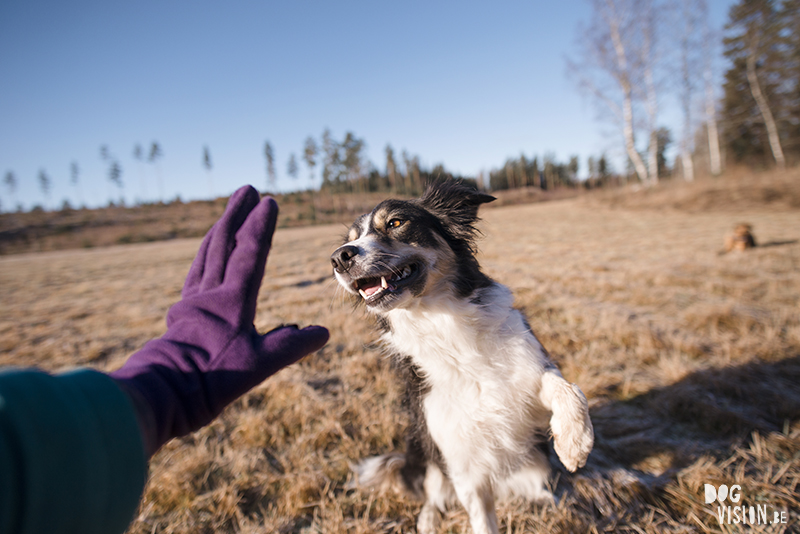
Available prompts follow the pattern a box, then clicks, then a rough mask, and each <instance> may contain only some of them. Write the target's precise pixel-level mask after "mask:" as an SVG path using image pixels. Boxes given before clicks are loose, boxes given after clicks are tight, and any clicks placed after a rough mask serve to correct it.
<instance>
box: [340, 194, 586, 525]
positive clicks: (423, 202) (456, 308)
mask: <svg viewBox="0 0 800 534" xmlns="http://www.w3.org/2000/svg"><path fill="white" fill-rule="evenodd" d="M492 200H494V197H491V196H489V195H485V194H482V193H479V192H477V191H475V190H474V189H472V188H470V187H468V186H466V185H463V184H461V183H458V182H454V181H446V182H442V183H439V184H438V185H433V186H430V187H429V188H428V189H427V190H426V192H425V194H424V195H423V196H422V197H421V198H419V199H414V200H410V201H401V200H386V201H384V202H381V203H380V204H379V205H378V206H377V207H376V208H375V209H374V210H373V211H372V212H371V213H369V214H366V215H362V216H361V217H359V218H358V219H357V220H356V221H355V223H354V224H353V226H352V227H351V228H350V231H349V234H348V236H347V240H346V243H345V244H344V245H342V246H341V247H339V248H338V249H337V250H336V251H335V252H334V253H333V255H332V256H331V262H332V263H333V268H334V275H335V276H336V279H337V280H338V281H339V283H340V284H341V286H342V287H343V288H344V289H345V290H346V291H348V292H350V293H352V294H353V295H355V296H359V299H360V300H362V301H363V302H364V304H366V307H367V309H368V310H369V311H370V312H372V313H374V314H376V315H377V317H378V320H379V323H380V324H381V326H382V327H383V329H384V333H383V336H382V340H383V342H384V344H385V346H386V348H387V349H388V350H389V351H390V352H392V353H394V354H395V355H396V356H397V362H398V364H399V365H398V367H399V368H400V369H401V370H402V371H403V374H404V375H405V379H406V381H407V395H406V408H407V409H408V410H409V415H410V419H411V426H410V429H409V435H408V437H407V449H406V452H405V454H400V453H390V454H386V455H383V456H378V457H374V458H369V459H367V460H365V461H363V462H362V463H361V465H360V466H359V468H358V475H359V477H358V478H359V483H360V484H362V485H364V486H368V487H369V486H382V485H389V484H391V485H395V484H399V485H400V486H401V487H403V488H404V489H406V490H408V491H410V492H412V493H415V494H417V495H422V496H424V499H425V504H424V506H423V508H422V511H421V512H420V515H419V518H418V520H417V530H418V531H419V532H420V533H424V534H428V533H433V532H435V531H436V528H437V525H438V522H439V520H440V517H441V511H443V510H444V509H445V508H446V506H448V505H449V504H451V503H453V502H454V501H455V500H456V499H457V500H458V501H460V502H461V504H462V505H463V506H464V507H465V508H466V510H467V513H468V514H469V519H470V523H471V525H472V530H473V532H475V534H489V533H495V534H496V533H497V532H498V530H497V518H496V514H495V508H494V501H495V497H500V498H502V497H507V496H522V497H525V498H527V499H530V500H532V501H546V500H551V499H552V495H551V493H550V492H549V491H548V490H547V489H546V482H547V478H548V475H549V473H550V468H549V462H548V460H547V457H546V455H545V453H543V452H542V447H541V445H542V443H543V441H545V440H546V439H547V433H548V429H549V431H550V432H551V433H552V437H553V440H554V448H555V451H556V453H557V454H558V457H559V458H560V459H561V462H562V463H563V464H564V466H565V467H566V468H567V469H569V470H570V471H574V470H576V469H577V468H579V467H582V466H583V465H584V463H585V462H586V458H587V457H588V455H589V452H590V451H591V449H592V445H593V443H594V433H593V430H592V423H591V420H590V419H589V411H588V407H587V403H586V398H585V397H584V395H583V393H582V392H581V390H580V389H579V388H578V386H576V385H575V384H570V383H569V382H567V381H566V380H564V378H563V377H562V376H561V373H560V372H559V370H558V369H557V368H556V366H555V365H554V364H553V362H551V361H550V359H549V357H548V355H547V352H546V351H545V350H544V349H543V348H542V346H541V344H540V343H539V341H538V340H537V339H536V336H534V334H533V332H532V331H531V329H530V327H529V326H528V323H527V321H526V319H525V317H524V316H523V314H522V313H521V312H520V311H518V310H516V309H514V307H513V297H512V295H511V292H510V291H509V290H508V288H506V287H505V286H503V285H501V284H499V283H497V282H495V281H494V280H492V279H491V278H489V277H488V276H486V275H485V274H484V273H483V272H481V269H480V266H479V265H478V261H477V260H476V259H475V238H476V234H477V230H476V228H475V223H476V222H477V220H478V216H477V215H478V206H479V205H480V204H483V203H485V202H491V201H492Z"/></svg>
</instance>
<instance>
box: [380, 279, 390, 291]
mask: <svg viewBox="0 0 800 534" xmlns="http://www.w3.org/2000/svg"><path fill="white" fill-rule="evenodd" d="M381 287H382V288H383V289H386V288H388V287H389V284H387V283H386V277H385V276H381Z"/></svg>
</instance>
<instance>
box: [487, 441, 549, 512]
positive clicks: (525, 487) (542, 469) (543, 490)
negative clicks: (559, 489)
mask: <svg viewBox="0 0 800 534" xmlns="http://www.w3.org/2000/svg"><path fill="white" fill-rule="evenodd" d="M529 454H530V458H529V459H528V461H527V462H526V463H525V464H524V465H522V466H520V468H519V469H517V470H515V471H513V472H512V473H511V474H510V475H509V476H507V477H506V478H505V479H503V480H502V481H500V483H499V484H498V486H497V498H498V499H499V500H501V501H504V500H508V499H511V498H513V497H522V498H523V499H525V500H526V501H529V502H533V503H537V504H545V503H553V502H555V498H554V497H553V494H552V493H551V492H550V490H548V489H547V479H548V477H549V475H550V462H548V460H547V456H546V455H545V454H544V453H543V452H542V451H541V450H540V449H539V447H536V448H535V449H533V450H531V452H530V453H529Z"/></svg>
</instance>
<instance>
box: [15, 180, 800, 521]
mask: <svg viewBox="0 0 800 534" xmlns="http://www.w3.org/2000/svg"><path fill="white" fill-rule="evenodd" d="M766 179H767V180H772V179H775V178H774V177H773V176H769V177H767V178H766ZM794 179H795V180H798V176H797V174H795V175H794ZM741 180H746V179H745V178H741ZM750 180H751V181H753V180H754V178H752V177H751V178H750ZM710 183H711V186H709V187H711V189H714V188H718V187H722V186H721V185H720V184H723V185H724V183H725V182H723V181H721V180H718V181H714V182H710ZM751 185H752V186H754V187H758V183H754V184H753V183H751ZM731 187H732V188H734V189H736V188H738V187H740V185H738V183H734V182H731ZM770 187H771V186H770ZM690 188H698V191H700V192H702V191H707V190H708V187H707V188H706V189H702V183H701V184H699V185H698V184H695V185H693V186H690ZM723 190H724V187H723ZM642 194H644V195H646V196H647V197H648V198H650V200H648V201H647V202H645V201H642V202H641V203H640V202H639V201H640V200H641V198H643V197H640V196H637V195H642ZM702 194H706V193H702ZM725 194H726V195H727V194H729V193H725ZM732 194H733V193H730V195H732ZM618 195H620V196H617V197H614V199H612V200H609V199H608V198H604V197H601V196H596V195H589V196H584V197H580V198H576V199H567V200H560V201H554V202H549V203H540V204H531V205H517V206H501V207H499V208H494V209H488V210H485V211H484V213H483V217H484V222H483V223H482V225H481V228H482V230H483V232H484V234H485V238H484V239H483V240H482V241H481V251H482V252H481V261H482V264H483V266H484V268H485V270H486V271H487V272H488V273H489V274H490V275H491V276H493V277H495V278H496V279H498V280H500V281H502V282H504V283H506V284H507V285H509V286H510V287H511V288H512V289H513V290H514V292H515V295H516V303H517V305H518V306H519V307H521V308H523V309H524V310H525V311H526V312H527V313H528V315H529V318H530V322H531V324H532V326H533V328H534V330H535V331H536V333H537V335H538V337H539V338H540V340H541V341H542V343H543V344H544V346H545V347H546V348H547V349H548V350H549V352H550V353H551V355H552V356H553V358H554V359H555V360H557V362H558V364H559V365H560V367H561V369H562V371H563V373H564V375H565V376H566V377H567V378H568V379H569V380H571V381H574V382H577V383H578V384H579V385H580V386H581V387H582V388H583V390H584V391H585V392H586V394H587V396H588V397H589V399H590V405H591V411H592V417H593V420H594V423H595V430H596V434H597V443H596V448H595V450H594V451H593V453H592V455H591V456H590V460H589V463H588V465H587V467H586V468H584V469H582V470H580V471H579V472H578V473H577V474H568V473H567V472H566V471H564V470H563V468H561V467H560V466H559V465H558V463H557V461H555V460H554V481H553V486H554V490H555V493H556V494H557V495H558V496H559V503H558V504H557V505H555V506H549V507H545V508H541V507H536V506H531V505H529V504H527V503H525V502H521V501H512V502H509V503H503V504H500V505H499V506H498V517H499V518H500V521H501V532H511V533H518V532H569V533H572V532H639V533H641V532H648V533H657V532H687V533H688V532H726V533H727V532H751V531H752V532H783V531H786V532H798V530H800V500H799V499H798V487H799V486H800V312H799V311H798V310H800V210H798V209H796V208H795V207H792V206H791V205H790V203H786V202H784V203H782V204H780V206H781V207H780V209H777V208H776V204H774V203H772V202H769V203H764V202H762V203H760V204H758V203H757V204H753V203H752V202H751V201H750V199H748V200H747V201H746V202H742V203H741V204H737V203H735V202H732V201H731V202H729V201H726V202H724V203H723V205H718V206H716V207H713V206H712V208H713V209H711V208H709V209H703V210H695V209H687V208H686V207H685V206H687V205H694V204H692V201H690V197H689V196H686V195H687V194H686V192H685V190H684V188H680V187H677V185H675V186H665V187H661V188H658V189H657V190H653V191H648V192H645V193H642V192H629V193H628V195H629V197H625V196H622V195H623V194H622V193H618ZM656 195H662V197H661V199H660V200H659V201H658V205H653V206H649V205H647V203H648V202H655V200H652V198H651V197H654V196H656ZM701 196H702V195H701ZM711 204H713V202H712V203H711ZM665 206H666V207H665ZM681 206H684V207H681ZM679 208H680V209H679ZM743 221H744V222H749V223H750V224H752V225H753V231H754V233H755V236H756V239H757V241H758V243H759V244H765V245H767V246H760V247H757V248H755V249H752V250H748V251H746V252H743V253H738V254H733V253H732V254H725V255H720V254H719V253H718V252H719V250H720V249H721V248H722V244H723V238H724V235H725V234H726V233H727V232H729V231H730V230H731V229H733V227H734V226H735V225H736V224H737V223H739V222H743ZM343 230H344V226H343V225H329V226H318V227H310V228H293V229H282V230H280V231H279V232H278V233H277V234H276V236H275V240H274V247H273V252H272V254H271V256H270V259H269V263H268V269H267V275H266V278H265V282H264V287H263V289H262V292H261V296H260V299H259V312H258V317H257V326H258V327H259V328H260V329H262V330H266V329H269V328H271V327H273V326H275V325H277V324H279V323H282V322H300V323H302V324H308V323H320V324H325V325H327V326H328V327H329V328H330V329H331V333H332V337H331V341H330V343H329V344H328V345H327V346H326V347H325V348H324V349H322V350H321V351H320V352H319V353H317V354H315V355H313V356H311V357H308V358H306V359H304V360H303V361H302V362H300V363H299V364H297V365H295V366H293V367H291V368H288V369H285V370H283V371H282V372H280V373H279V374H277V375H276V376H274V377H272V378H270V379H268V380H267V381H266V382H264V383H263V384H262V385H261V386H259V387H257V388H256V389H255V390H254V391H252V392H251V393H250V394H248V395H246V396H245V397H243V398H242V399H241V400H239V401H237V402H236V403H234V404H233V405H232V406H231V407H230V408H228V409H227V410H226V411H225V412H224V413H223V415H222V416H221V417H220V418H218V419H217V420H216V421H215V422H214V423H212V424H211V425H210V426H208V427H207V428H205V429H203V430H201V431H199V432H197V433H195V434H193V435H191V436H188V437H186V438H183V439H178V440H174V441H172V442H171V443H169V444H167V445H166V446H165V447H164V448H163V449H162V450H161V451H160V452H159V453H158V454H157V455H156V456H155V457H154V459H153V461H152V464H151V478H150V482H149V484H148V487H147V490H146V493H145V496H144V499H143V502H142V505H141V508H140V511H139V514H138V516H137V518H136V520H135V521H134V523H133V525H132V526H131V528H130V532H131V533H135V534H144V533H151V532H174V533H184V532H185V533H190V532H191V533H211V532H243V533H250V532H253V533H254V532H303V533H316V532H352V533H372V532H385V533H389V532H408V531H413V526H414V520H415V515H416V513H417V512H418V511H419V507H420V504H419V503H415V502H411V501H408V500H406V499H404V498H402V497H400V496H397V495H394V494H391V493H387V494H373V493H369V492H364V491H361V490H358V489H353V488H352V487H351V486H350V483H351V482H352V476H351V474H350V464H351V463H352V462H355V461H357V460H358V459H360V458H363V457H365V456H367V455H371V454H378V453H383V452H387V451H390V450H393V449H396V448H400V447H402V443H403V426H404V424H405V422H404V419H403V417H402V415H401V414H399V413H398V412H397V410H396V409H395V405H396V400H397V396H398V390H397V388H396V385H395V384H394V382H393V380H392V375H391V370H390V366H389V363H388V362H387V361H386V360H385V359H383V358H382V357H381V356H380V355H379V352H378V351H376V350H375V348H374V347H373V346H372V342H373V341H374V333H373V330H372V327H371V325H370V324H369V323H368V321H365V319H364V314H363V312H362V310H355V311H354V310H353V308H352V306H351V304H350V302H349V301H348V300H347V299H345V298H344V297H343V296H342V295H341V292H339V291H337V290H336V286H335V284H334V283H333V282H332V280H331V276H330V272H329V271H330V268H329V263H328V255H329V254H330V252H332V250H333V249H334V248H335V246H336V244H337V241H338V238H339V236H340V235H341V234H342V232H343ZM198 244H199V240H197V239H177V240H173V241H170V242H166V243H146V244H135V245H126V246H116V247H110V248H106V249H102V250H101V249H95V250H75V251H67V252H49V253H39V254H23V255H17V256H9V257H4V258H0V302H2V308H0V351H2V353H1V354H2V356H0V357H1V358H2V362H0V363H2V364H3V365H7V364H16V365H38V366H40V367H43V368H45V369H50V370H59V369H63V368H66V367H70V366H74V365H90V366H93V367H97V368H100V369H113V368H115V367H117V366H119V365H121V363H122V362H123V361H124V359H125V357H126V356H127V355H128V354H130V353H131V352H133V351H134V350H136V348H138V347H140V346H141V345H142V344H143V343H144V341H146V340H147V339H149V338H151V337H154V336H158V335H160V333H161V332H163V329H164V323H163V317H164V315H165V313H166V310H167V308H168V306H169V305H170V304H171V303H173V302H174V301H175V300H176V299H177V298H178V297H179V293H180V288H181V285H182V281H183V277H184V276H185V274H186V272H187V270H188V268H189V264H190V262H191V260H192V258H193V256H194V253H195V251H196V249H197V246H198ZM704 483H711V484H715V485H719V484H723V483H724V484H728V485H731V484H733V483H738V484H740V485H741V486H742V493H743V495H744V500H745V501H746V502H747V503H748V504H757V503H761V504H769V506H770V509H771V510H772V509H773V508H775V509H778V510H786V511H787V512H788V513H789V516H790V517H789V524H788V525H783V526H781V525H768V526H766V527H763V526H762V527H758V528H756V527H753V528H752V529H751V528H750V527H749V526H747V527H742V525H730V526H729V525H724V526H722V527H720V525H719V524H718V522H717V519H716V507H715V506H713V505H706V504H705V503H704V501H703V484H704ZM770 518H771V517H770ZM466 529H467V519H466V515H465V513H464V512H463V511H462V510H460V509H456V510H453V511H452V512H449V513H448V514H447V515H446V516H445V519H444V523H443V527H442V532H463V531H466Z"/></svg>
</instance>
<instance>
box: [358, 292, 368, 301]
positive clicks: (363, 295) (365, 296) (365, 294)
mask: <svg viewBox="0 0 800 534" xmlns="http://www.w3.org/2000/svg"><path fill="white" fill-rule="evenodd" d="M358 292H359V293H361V296H362V297H364V300H367V299H368V298H369V295H367V293H366V291H364V290H363V289H359V290H358Z"/></svg>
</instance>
